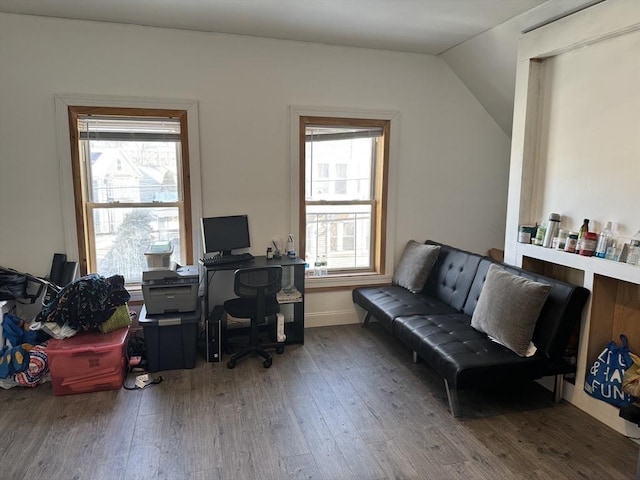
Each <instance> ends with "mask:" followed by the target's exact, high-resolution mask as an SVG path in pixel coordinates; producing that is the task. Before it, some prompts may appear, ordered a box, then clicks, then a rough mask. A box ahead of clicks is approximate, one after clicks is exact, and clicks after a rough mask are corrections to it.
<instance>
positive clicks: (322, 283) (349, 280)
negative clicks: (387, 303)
mask: <svg viewBox="0 0 640 480" xmlns="http://www.w3.org/2000/svg"><path fill="white" fill-rule="evenodd" d="M391 278H392V276H391V275H381V274H378V273H368V274H360V275H332V276H328V277H307V278H305V279H304V280H305V282H304V288H305V291H313V290H319V289H338V288H344V289H349V288H356V287H366V286H371V285H388V284H390V283H391Z"/></svg>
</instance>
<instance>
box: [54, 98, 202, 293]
mask: <svg viewBox="0 0 640 480" xmlns="http://www.w3.org/2000/svg"><path fill="white" fill-rule="evenodd" d="M54 106H55V119H56V138H57V149H58V162H59V166H60V168H59V171H60V179H59V180H60V187H61V188H60V191H61V199H60V200H61V204H62V221H63V231H64V243H65V252H66V254H67V256H68V257H69V258H70V259H74V260H76V261H78V260H79V250H78V234H77V228H76V215H75V197H74V188H73V172H72V164H71V144H70V142H69V138H70V130H69V116H68V109H69V107H70V106H73V107H82V106H85V107H91V106H95V107H113V108H140V109H165V110H184V111H186V112H187V125H188V128H187V135H188V137H187V138H188V142H189V175H190V177H191V185H190V190H191V218H192V222H191V223H192V225H191V230H192V231H191V238H192V249H193V255H194V258H199V257H201V256H202V251H203V249H202V235H201V233H200V228H199V225H200V223H199V219H200V218H201V217H202V185H201V181H200V179H201V175H200V171H201V168H200V147H199V146H200V140H199V134H198V132H199V128H198V103H197V102H196V101H195V100H180V99H158V98H140V97H113V96H104V95H81V94H78V95H76V94H57V95H54ZM130 293H131V297H132V300H142V292H141V291H139V290H136V289H130Z"/></svg>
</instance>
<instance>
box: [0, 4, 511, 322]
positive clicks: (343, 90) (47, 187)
mask: <svg viewBox="0 0 640 480" xmlns="http://www.w3.org/2000/svg"><path fill="white" fill-rule="evenodd" d="M65 93H66V94H99V95H117V96H136V97H160V98H180V99H195V100H197V101H198V109H199V116H200V118H199V121H200V146H199V147H200V157H201V165H202V179H200V181H201V182H202V197H203V198H202V205H203V214H204V215H205V216H211V215H217V214H234V213H247V214H248V215H249V218H250V224H251V236H252V243H253V245H254V248H253V249H252V251H253V252H254V254H258V255H260V254H262V252H263V251H264V247H266V245H267V244H268V242H269V240H270V239H271V238H273V237H283V236H284V235H286V233H288V232H289V218H290V212H289V202H290V199H289V177H288V174H289V173H288V172H289V150H288V145H289V138H288V135H289V133H288V132H289V126H288V119H289V117H288V109H289V107H290V106H291V105H307V106H313V105H315V106H331V107H348V108H356V109H367V108H370V109H378V110H393V111H398V112H400V115H401V127H400V128H401V131H400V134H399V141H400V145H399V147H398V157H399V158H398V161H399V165H398V169H397V178H398V184H397V189H396V190H397V195H398V198H397V205H398V212H397V215H395V216H394V215H393V212H392V216H391V217H390V218H392V219H393V218H395V221H394V222H393V224H392V225H390V227H391V228H394V229H395V232H396V245H395V251H396V255H399V253H400V251H401V249H402V247H403V246H404V243H405V242H406V241H407V240H409V239H410V238H415V239H418V240H422V239H425V238H433V239H436V240H440V241H444V242H449V243H451V244H454V245H457V246H459V247H462V248H466V249H470V250H473V251H476V252H480V253H484V252H486V251H487V249H489V248H491V247H502V246H503V241H504V223H505V215H506V198H507V181H508V162H509V139H508V138H507V136H506V135H505V134H504V132H502V130H501V129H500V127H499V126H498V125H497V124H496V123H495V122H494V121H493V120H492V119H491V117H490V116H489V115H488V114H487V113H486V111H485V110H484V109H483V108H482V106H481V105H480V104H479V103H478V102H477V101H476V100H475V98H474V97H473V96H472V95H471V93H470V92H469V91H468V90H467V89H466V88H465V87H464V85H463V84H462V83H461V82H460V81H459V79H458V78H457V77H456V76H455V75H454V74H453V72H452V71H451V70H450V69H449V68H448V67H447V65H446V64H445V63H444V62H443V61H442V60H441V59H440V58H437V57H433V56H428V55H418V54H403V53H397V52H388V51H377V50H367V49H357V48H345V47H333V46H325V45H317V44H309V43H298V42H287V41H278V40H266V39H259V38H253V37H241V36H231V35H219V34H209V33H199V32H190V31H180V30H169V29H161V28H150V27H140V26H133V25H119V24H106V23H96V22H86V21H76V20H63V19H53V18H43V17H33V16H24V15H14V14H0V264H1V265H6V266H11V267H13V268H17V269H20V270H26V271H29V272H31V273H34V274H36V275H38V274H39V275H44V274H46V273H48V270H49V268H50V264H51V257H52V254H53V253H55V252H62V251H63V249H64V245H65V239H64V231H63V228H62V211H61V208H62V207H61V201H60V198H61V192H60V187H59V183H60V182H59V175H60V168H59V162H58V158H57V157H56V138H55V122H54V101H53V95H54V94H65ZM197 147H198V146H196V145H192V146H191V148H192V149H193V148H197ZM63 160H64V159H63ZM192 181H196V182H197V181H199V179H192ZM345 295H346V294H342V296H343V297H344V296H345ZM325 296H326V295H325ZM345 298H346V297H345ZM342 300H343V301H342V303H340V302H338V304H345V305H346V303H347V302H345V301H344V299H342ZM319 303H324V302H319ZM318 308H322V307H320V306H319V307H318ZM344 308H348V307H344ZM342 313H344V311H342Z"/></svg>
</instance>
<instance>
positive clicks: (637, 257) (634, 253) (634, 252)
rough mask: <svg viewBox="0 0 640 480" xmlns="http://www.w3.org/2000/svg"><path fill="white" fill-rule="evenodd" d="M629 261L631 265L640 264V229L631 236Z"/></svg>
mask: <svg viewBox="0 0 640 480" xmlns="http://www.w3.org/2000/svg"><path fill="white" fill-rule="evenodd" d="M627 263H628V264H630V265H638V266H640V230H638V231H637V232H636V234H635V235H634V236H633V237H631V241H630V242H629V254H628V255H627Z"/></svg>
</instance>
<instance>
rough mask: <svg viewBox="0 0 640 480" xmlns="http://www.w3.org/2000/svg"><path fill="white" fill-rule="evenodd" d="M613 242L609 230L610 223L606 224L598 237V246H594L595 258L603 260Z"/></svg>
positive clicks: (611, 233)
mask: <svg viewBox="0 0 640 480" xmlns="http://www.w3.org/2000/svg"><path fill="white" fill-rule="evenodd" d="M612 240H613V232H612V230H611V222H607V223H606V224H605V226H604V228H603V229H602V231H601V232H600V234H599V235H598V244H597V246H596V255H595V256H596V257H598V258H604V257H605V256H606V255H607V248H609V247H610V246H611V242H612Z"/></svg>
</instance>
